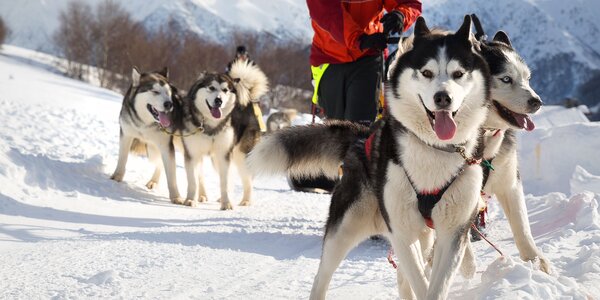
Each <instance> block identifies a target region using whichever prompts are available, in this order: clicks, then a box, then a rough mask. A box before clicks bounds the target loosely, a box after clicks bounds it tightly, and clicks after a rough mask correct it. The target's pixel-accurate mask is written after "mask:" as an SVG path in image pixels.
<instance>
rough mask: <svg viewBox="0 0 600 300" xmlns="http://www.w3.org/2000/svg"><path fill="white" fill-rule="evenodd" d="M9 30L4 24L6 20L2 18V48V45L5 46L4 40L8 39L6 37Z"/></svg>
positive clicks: (0, 20)
mask: <svg viewBox="0 0 600 300" xmlns="http://www.w3.org/2000/svg"><path fill="white" fill-rule="evenodd" d="M9 32H10V31H9V29H8V27H7V26H6V24H5V23H4V20H2V18H0V46H2V44H4V40H5V39H6V37H7V36H8V34H9Z"/></svg>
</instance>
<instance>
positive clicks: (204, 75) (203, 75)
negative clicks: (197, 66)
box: [196, 71, 207, 81]
mask: <svg viewBox="0 0 600 300" xmlns="http://www.w3.org/2000/svg"><path fill="white" fill-rule="evenodd" d="M206 74H207V73H206V71H202V72H200V74H199V75H198V78H196V81H198V80H202V79H204V77H206Z"/></svg>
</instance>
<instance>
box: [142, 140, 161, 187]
mask: <svg viewBox="0 0 600 300" xmlns="http://www.w3.org/2000/svg"><path fill="white" fill-rule="evenodd" d="M148 159H149V160H150V161H151V162H153V163H154V165H155V166H156V167H155V169H154V174H152V178H150V181H148V183H146V187H147V188H148V189H150V190H152V189H154V188H155V187H156V186H157V185H158V181H159V180H160V174H161V173H162V170H163V166H164V164H163V163H162V158H161V156H160V151H159V150H158V149H157V148H156V147H155V146H153V145H148Z"/></svg>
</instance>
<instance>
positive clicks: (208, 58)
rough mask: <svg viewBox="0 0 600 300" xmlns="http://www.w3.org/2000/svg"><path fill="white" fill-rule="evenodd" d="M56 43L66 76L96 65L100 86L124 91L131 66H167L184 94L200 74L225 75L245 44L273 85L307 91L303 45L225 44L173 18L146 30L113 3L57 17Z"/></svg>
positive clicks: (245, 40) (261, 40)
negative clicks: (207, 37)
mask: <svg viewBox="0 0 600 300" xmlns="http://www.w3.org/2000/svg"><path fill="white" fill-rule="evenodd" d="M59 18H60V20H59V24H60V25H59V28H58V29H57V30H56V32H55V33H54V36H53V40H54V43H55V45H56V47H57V48H58V50H59V51H60V53H61V54H62V56H63V57H64V58H65V59H67V61H68V71H67V72H68V75H69V76H72V77H75V78H84V77H85V76H86V75H88V73H89V72H91V70H89V69H88V66H94V67H96V68H94V72H97V76H98V78H99V80H100V84H101V85H102V86H103V87H107V88H111V89H120V90H124V89H126V88H127V86H128V85H129V76H130V74H131V68H132V67H133V66H137V67H139V68H140V69H141V70H142V71H146V70H147V71H150V70H158V69H161V68H163V67H164V66H167V67H169V70H170V78H171V81H172V82H173V83H174V84H175V85H176V86H177V87H178V88H180V89H183V90H185V89H188V88H189V87H190V85H191V84H192V83H193V81H194V80H195V79H196V77H197V76H198V74H200V72H201V71H204V70H207V71H224V70H225V67H226V66H227V63H228V62H229V61H230V60H231V59H233V57H234V54H235V48H236V46H237V45H245V46H246V47H247V48H248V50H249V54H250V58H251V59H253V60H254V61H255V62H256V63H257V64H258V65H259V67H260V68H261V69H262V70H263V71H264V72H265V73H266V74H267V76H268V77H269V80H270V83H271V85H277V84H283V85H288V86H293V87H300V88H305V89H309V88H310V71H309V65H308V49H307V45H300V44H293V43H285V44H284V43H281V42H279V41H277V39H276V38H274V37H272V36H270V35H267V34H253V33H247V32H235V33H233V34H232V37H231V40H230V41H229V42H228V44H227V45H225V44H218V43H215V42H212V41H208V40H206V39H203V38H201V37H199V36H198V35H197V34H195V33H193V32H190V31H188V30H185V29H183V28H181V26H180V25H179V23H178V22H177V20H174V19H171V20H170V21H168V22H166V24H163V25H162V26H160V27H159V28H158V29H157V30H154V31H149V30H148V29H146V28H145V27H144V26H143V25H142V24H141V23H139V22H136V21H134V20H133V19H132V17H131V15H130V14H129V13H128V12H127V11H125V10H124V9H123V8H122V7H121V6H120V5H119V4H118V3H117V2H115V1H110V0H107V1H103V2H100V3H98V4H97V5H96V6H95V7H90V6H89V5H88V4H85V3H81V2H77V1H73V2H71V3H69V5H68V6H67V8H66V10H64V11H62V12H61V14H60V17H59Z"/></svg>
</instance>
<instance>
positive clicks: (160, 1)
mask: <svg viewBox="0 0 600 300" xmlns="http://www.w3.org/2000/svg"><path fill="white" fill-rule="evenodd" d="M70 1H71V0H53V1H46V0H28V1H8V0H4V1H3V3H2V8H1V9H0V16H2V17H3V18H4V19H5V20H6V21H7V23H8V25H9V26H10V27H11V29H12V31H13V34H12V36H11V37H10V38H9V40H8V42H9V43H11V44H14V45H18V46H22V47H26V48H29V49H39V50H43V51H47V52H50V53H54V48H53V46H52V43H51V36H52V32H53V31H54V30H56V28H57V27H58V21H57V16H58V14H59V12H60V11H61V10H63V9H64V8H65V7H66V5H67V3H68V2H70ZM78 1H82V2H85V3H88V4H90V5H92V6H94V5H96V4H97V3H98V2H100V0H78ZM119 4H121V5H122V6H123V7H124V8H125V9H126V10H127V11H129V12H130V13H131V14H132V16H133V17H134V19H135V20H138V21H140V22H142V23H144V24H145V25H146V26H147V27H148V28H156V27H158V26H161V25H162V24H165V23H166V22H167V21H168V20H174V21H176V22H177V23H178V24H179V25H180V26H181V28H185V29H188V30H191V31H192V32H195V33H197V34H199V35H202V36H204V37H206V38H208V39H210V40H212V41H216V42H220V43H231V42H232V34H231V33H232V31H235V30H240V29H241V30H249V31H253V32H263V33H268V34H271V35H273V36H275V37H278V38H279V39H281V40H294V41H300V42H304V43H309V42H310V39H311V38H312V30H311V28H310V20H309V17H308V10H307V7H306V2H305V1H304V0H278V1H270V0H252V1H251V0H219V1H216V0H174V1H164V0H133V1H120V2H119ZM423 12H424V16H425V17H427V18H428V21H429V23H430V24H431V25H437V26H441V27H446V28H456V27H457V26H458V24H460V22H461V20H462V16H463V15H464V14H468V13H477V14H478V15H479V16H480V17H481V19H482V21H483V23H484V26H485V28H486V29H487V31H488V32H489V35H490V37H491V36H492V35H493V33H494V32H495V31H496V30H498V29H503V30H505V31H507V32H508V33H509V35H510V37H511V38H512V39H513V41H514V44H515V46H516V48H517V49H518V50H519V51H520V52H521V53H522V54H523V56H524V58H525V59H526V61H527V62H528V63H530V65H531V66H532V69H533V71H534V76H533V86H534V87H535V88H537V90H538V91H539V93H540V95H541V96H542V97H543V98H544V99H545V100H546V102H547V103H556V102H557V101H560V100H562V99H563V98H564V97H565V96H573V95H574V93H575V92H576V91H577V87H578V86H579V85H581V84H582V83H584V82H585V81H586V80H588V79H589V78H590V76H591V72H590V71H591V70H600V18H598V14H599V13H600V1H597V0H574V1H561V0H506V1H501V2H496V1H478V0H430V1H423Z"/></svg>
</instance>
